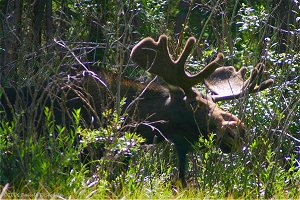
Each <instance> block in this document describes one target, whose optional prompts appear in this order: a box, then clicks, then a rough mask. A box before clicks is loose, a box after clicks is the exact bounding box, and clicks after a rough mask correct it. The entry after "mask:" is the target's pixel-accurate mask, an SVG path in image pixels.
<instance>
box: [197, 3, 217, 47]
mask: <svg viewBox="0 0 300 200" xmlns="http://www.w3.org/2000/svg"><path fill="white" fill-rule="evenodd" d="M218 4H219V1H218V2H217V3H216V5H215V7H214V8H213V10H212V11H211V13H210V14H209V16H208V18H207V20H206V22H205V24H204V26H203V28H202V31H201V33H200V36H199V37H198V40H197V44H196V46H198V45H199V42H200V41H201V39H202V37H203V35H204V31H205V28H206V26H207V24H208V22H209V21H210V19H211V17H212V15H213V13H214V10H215V9H216V8H217V6H218Z"/></svg>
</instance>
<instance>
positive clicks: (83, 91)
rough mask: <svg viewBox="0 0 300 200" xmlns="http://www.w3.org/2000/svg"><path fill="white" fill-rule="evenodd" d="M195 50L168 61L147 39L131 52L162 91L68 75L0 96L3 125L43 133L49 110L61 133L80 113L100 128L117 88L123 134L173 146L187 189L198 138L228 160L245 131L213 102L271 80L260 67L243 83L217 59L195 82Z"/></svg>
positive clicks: (161, 46)
mask: <svg viewBox="0 0 300 200" xmlns="http://www.w3.org/2000/svg"><path fill="white" fill-rule="evenodd" d="M194 44H195V39H194V38H192V37H191V38H189V39H188V40H187V42H186V45H185V47H184V49H183V51H182V54H181V55H180V57H179V58H178V59H177V60H173V59H172V56H171V55H170V53H169V49H168V38H167V37H166V36H165V35H162V36H160V37H159V39H158V40H157V41H155V40H153V39H152V38H145V39H143V40H142V41H140V42H139V43H138V44H137V45H135V47H134V48H133V49H132V52H131V59H132V61H134V62H135V63H136V64H137V65H138V66H139V67H141V68H143V69H145V70H147V71H148V72H150V73H152V74H155V75H158V76H160V77H161V78H163V80H164V81H165V82H166V84H157V83H152V82H150V83H140V82H138V81H135V80H131V79H127V78H121V79H119V76H118V75H116V74H114V73H111V72H109V71H107V70H104V69H101V70H100V71H99V72H98V73H97V74H95V73H94V72H92V71H89V70H81V71H80V72H78V70H74V71H72V70H71V71H70V70H68V72H66V73H64V76H59V78H56V79H52V80H51V81H50V80H49V81H47V82H46V83H44V84H43V85H42V86H41V87H40V88H38V89H37V87H24V88H22V89H19V90H16V89H14V88H1V89H2V95H1V102H0V103H1V105H0V109H2V110H4V111H5V112H4V114H3V113H2V114H1V117H7V118H8V119H13V118H14V113H18V112H19V113H23V114H25V115H26V119H27V123H28V124H29V125H28V128H37V129H38V130H37V131H40V128H41V127H43V123H44V121H43V120H38V119H41V118H42V117H40V116H42V115H43V110H42V109H43V108H44V107H45V106H48V107H51V108H52V111H53V113H54V118H55V120H56V122H57V123H62V124H65V125H66V126H69V125H71V124H72V123H74V122H72V120H71V119H72V110H74V109H78V108H81V110H82V115H81V119H80V121H81V124H82V125H84V126H86V127H94V128H97V127H99V126H103V125H104V123H105V122H103V119H102V117H101V116H102V115H101V113H102V111H103V110H105V109H106V108H107V107H111V106H114V103H113V102H115V98H114V97H115V95H114V94H115V92H116V91H117V90H118V86H117V84H120V85H119V86H120V87H119V89H120V90H119V91H120V92H121V95H120V96H121V97H126V104H125V106H124V107H123V112H124V111H126V113H128V115H126V116H127V118H126V120H125V123H126V124H131V125H130V126H127V127H130V129H131V131H136V132H137V133H139V134H141V135H142V136H143V137H144V138H145V139H146V141H147V143H151V142H152V141H153V139H154V137H155V138H156V141H157V142H160V141H164V140H168V141H171V142H173V143H174V144H175V147H176V150H177V155H178V165H179V179H180V180H181V182H182V185H183V186H185V185H186V181H185V165H186V154H187V153H188V152H189V151H191V150H192V145H193V144H194V143H195V142H197V141H198V139H199V136H200V135H202V136H204V137H206V136H207V135H208V134H209V133H212V132H213V133H215V135H216V144H217V145H219V147H220V148H221V150H222V151H223V152H225V153H230V152H233V151H236V150H238V149H240V147H241V145H242V142H243V137H244V135H245V125H244V124H243V122H241V121H240V120H239V119H238V118H237V117H236V116H234V115H233V114H231V113H229V112H226V111H224V110H222V109H220V108H219V107H217V106H216V104H215V102H217V101H221V100H230V99H235V98H239V97H242V96H244V95H246V94H249V93H255V92H258V91H261V90H263V89H266V88H268V87H269V86H270V85H271V84H272V83H273V80H271V79H269V80H266V81H261V78H262V75H263V65H262V64H258V65H257V66H256V68H254V69H253V70H252V72H251V75H250V77H249V78H248V79H246V80H245V79H244V76H245V73H246V70H245V68H242V69H240V70H239V71H236V70H235V68H234V67H232V66H223V65H222V61H223V59H224V56H223V54H221V53H219V54H218V55H217V57H216V59H215V60H214V61H212V62H211V63H210V64H208V65H207V66H206V67H204V68H203V69H202V70H201V71H200V72H198V73H197V74H196V75H190V74H189V73H187V72H186V71H185V69H184V67H185V63H186V60H187V58H188V56H189V54H190V53H191V51H192V48H193V45H194ZM85 69H86V68H85ZM66 74H67V75H66ZM116 80H120V82H117V81H116ZM199 83H204V84H205V85H206V86H207V88H208V89H209V90H210V91H211V95H204V94H203V93H201V92H199V91H198V90H197V89H196V88H195V87H194V86H195V85H196V84H199ZM170 85H172V86H170ZM32 119H33V120H32ZM132 122H138V123H132ZM134 124H135V125H134Z"/></svg>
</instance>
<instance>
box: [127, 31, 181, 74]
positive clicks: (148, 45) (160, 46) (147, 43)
mask: <svg viewBox="0 0 300 200" xmlns="http://www.w3.org/2000/svg"><path fill="white" fill-rule="evenodd" d="M130 57H131V60H132V61H134V62H135V63H137V64H138V65H139V66H140V67H142V68H144V69H146V70H148V71H149V72H150V73H153V74H156V75H158V76H161V77H163V78H165V75H168V74H170V72H172V71H174V68H175V66H174V65H175V64H174V61H173V60H172V59H171V57H170V54H169V50H168V38H167V36H165V35H161V36H160V37H159V39H158V41H157V42H156V41H154V40H153V39H152V38H150V37H148V38H145V39H143V40H142V41H140V42H139V43H138V44H137V45H135V47H134V48H133V49H132V51H131V55H130Z"/></svg>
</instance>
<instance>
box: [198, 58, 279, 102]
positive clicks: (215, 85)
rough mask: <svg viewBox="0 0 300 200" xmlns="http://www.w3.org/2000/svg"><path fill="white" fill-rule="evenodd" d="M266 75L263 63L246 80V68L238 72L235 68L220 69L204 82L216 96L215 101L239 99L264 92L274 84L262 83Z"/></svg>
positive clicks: (270, 80) (267, 81)
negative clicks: (249, 94) (245, 95)
mask: <svg viewBox="0 0 300 200" xmlns="http://www.w3.org/2000/svg"><path fill="white" fill-rule="evenodd" d="M263 73H264V65H263V64H262V63H259V64H257V66H256V67H255V68H254V69H253V70H252V71H251V75H250V77H249V78H248V79H247V80H245V74H246V68H244V67H243V68H241V69H240V70H239V71H236V70H235V68H234V67H232V66H228V67H220V68H218V69H216V70H215V71H214V72H213V73H212V74H211V75H210V76H209V77H207V78H206V79H205V80H204V83H205V85H206V86H207V87H208V89H210V90H211V91H212V92H213V93H214V94H215V95H213V98H214V100H215V101H220V100H228V99H234V98H238V97H240V96H241V95H243V94H245V93H255V92H258V91H259V90H260V91H261V90H264V89H266V88H268V87H270V86H271V85H272V84H273V82H274V81H273V80H272V79H268V80H266V81H263V82H261V78H262V76H263Z"/></svg>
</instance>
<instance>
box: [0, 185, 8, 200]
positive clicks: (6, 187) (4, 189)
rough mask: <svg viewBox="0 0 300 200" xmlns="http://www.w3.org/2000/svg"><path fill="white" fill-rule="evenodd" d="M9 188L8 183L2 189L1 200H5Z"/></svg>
mask: <svg viewBox="0 0 300 200" xmlns="http://www.w3.org/2000/svg"><path fill="white" fill-rule="evenodd" d="M8 187H9V184H8V183H6V184H5V186H4V188H3V189H2V192H1V194H0V199H3V197H4V195H5V194H6V192H7V191H8Z"/></svg>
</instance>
